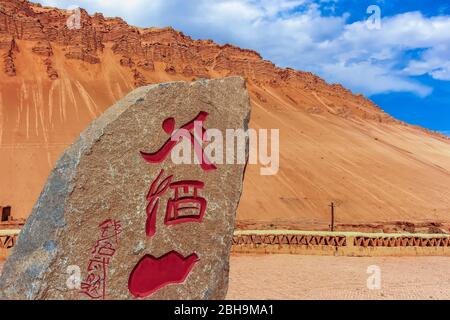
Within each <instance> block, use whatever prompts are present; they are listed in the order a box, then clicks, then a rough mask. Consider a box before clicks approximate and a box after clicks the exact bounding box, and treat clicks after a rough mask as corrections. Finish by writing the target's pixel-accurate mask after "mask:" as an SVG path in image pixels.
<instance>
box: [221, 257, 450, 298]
mask: <svg viewBox="0 0 450 320" xmlns="http://www.w3.org/2000/svg"><path fill="white" fill-rule="evenodd" d="M371 265H376V266H378V267H380V270H381V290H369V289H368V288H367V279H368V278H369V277H370V274H368V273H367V268H368V267H369V266H371ZM449 267H450V257H376V258H352V257H319V256H300V255H267V256H248V255H247V256H232V258H231V270H230V288H229V293H228V297H227V298H228V299H237V300H238V299H258V300H260V299H262V300H264V299H275V300H277V299H295V300H296V299H301V300H305V299H306V300H310V299H401V300H403V299H406V300H409V299H450V274H449V272H448V270H449Z"/></svg>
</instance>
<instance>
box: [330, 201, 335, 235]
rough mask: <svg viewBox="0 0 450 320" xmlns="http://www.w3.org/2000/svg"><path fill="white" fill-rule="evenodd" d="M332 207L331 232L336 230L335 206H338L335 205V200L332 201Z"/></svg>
mask: <svg viewBox="0 0 450 320" xmlns="http://www.w3.org/2000/svg"><path fill="white" fill-rule="evenodd" d="M330 208H331V225H330V229H331V232H334V208H336V206H335V205H334V202H332V203H331V205H330Z"/></svg>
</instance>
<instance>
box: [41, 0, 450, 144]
mask: <svg viewBox="0 0 450 320" xmlns="http://www.w3.org/2000/svg"><path fill="white" fill-rule="evenodd" d="M38 2H40V3H42V4H45V5H52V6H57V7H60V8H69V7H70V6H80V7H83V8H85V9H87V10H88V11H89V12H90V13H94V12H102V13H104V14H105V15H106V16H120V17H123V18H124V19H125V20H126V21H127V22H129V23H130V24H133V25H137V26H141V27H150V26H157V27H163V26H172V27H174V28H175V29H177V30H180V31H183V32H184V33H185V34H187V35H190V36H191V37H193V38H194V39H213V40H214V41H216V42H218V43H221V44H223V43H232V44H234V45H238V46H241V47H244V48H250V49H254V50H256V51H258V52H260V53H261V54H262V56H263V57H264V58H265V59H268V60H271V61H273V62H274V63H276V64H277V65H279V66H281V67H292V68H296V69H299V70H305V71H311V72H314V73H316V74H318V75H320V76H321V77H323V78H324V79H325V80H327V81H328V82H330V83H333V82H339V83H342V84H343V85H344V86H346V87H348V88H350V89H351V90H352V91H353V92H355V93H363V94H365V95H366V96H368V97H370V98H371V99H372V100H374V101H375V102H376V103H377V104H378V105H380V107H381V108H383V109H384V110H385V111H387V112H388V113H390V114H392V115H393V116H395V117H396V118H399V119H401V120H404V121H407V122H409V123H412V124H417V125H421V126H424V127H426V128H429V129H432V130H436V131H441V132H444V133H447V134H449V135H450V3H449V2H448V0H433V1H431V0H429V1H424V0H196V1H186V0H150V1H149V0H127V1H122V0H102V1H100V0H41V1H38ZM373 5H376V6H377V9H376V11H373V10H372V11H370V12H369V13H368V10H367V9H368V8H369V6H373ZM378 9H379V11H378ZM378 12H379V15H378ZM378 17H379V18H380V19H378Z"/></svg>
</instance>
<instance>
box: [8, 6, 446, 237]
mask: <svg viewBox="0 0 450 320" xmlns="http://www.w3.org/2000/svg"><path fill="white" fill-rule="evenodd" d="M69 15H70V13H69V12H67V11H65V10H60V9H55V8H47V7H42V6H40V5H37V4H33V3H31V2H28V1H24V0H0V57H1V58H0V59H1V60H0V64H1V63H3V68H2V69H3V70H0V206H2V205H11V206H12V207H13V213H14V215H15V216H16V217H18V218H19V217H23V218H26V217H27V215H28V214H29V212H30V211H31V207H32V205H33V204H34V202H35V200H36V199H37V197H38V195H39V193H40V191H41V189H42V186H43V184H44V183H45V181H46V178H47V176H48V173H49V171H50V170H51V168H52V166H53V164H54V163H55V161H56V160H57V159H58V157H59V155H60V154H61V152H62V151H63V150H64V149H65V148H66V147H67V146H68V145H69V144H70V143H71V142H73V140H74V139H75V138H76V136H78V134H79V133H80V132H81V131H82V130H83V129H84V128H85V126H86V125H87V124H88V123H90V122H91V121H92V120H93V119H95V118H96V117H98V116H99V115H100V114H101V113H102V112H103V111H104V110H105V109H106V108H107V107H109V106H110V105H112V104H113V103H114V102H115V101H117V100H118V99H120V98H121V97H122V96H124V95H125V94H126V93H128V92H130V91H131V90H133V89H134V88H135V87H137V86H141V85H144V84H150V83H157V82H167V81H175V80H185V81H190V80H193V79H199V78H217V77H224V76H229V75H241V76H244V77H245V78H246V79H247V81H248V89H249V92H250V95H251V99H252V108H253V114H252V123H251V126H252V127H253V128H256V129H258V128H268V129H270V128H280V130H281V131H280V135H281V137H280V139H281V169H280V172H279V174H278V175H276V176H273V177H262V176H260V175H259V167H257V166H250V167H249V169H248V171H247V176H246V181H245V190H244V195H243V199H242V201H241V205H240V208H239V212H238V219H239V223H238V225H239V226H240V227H245V228H250V227H268V228H274V227H287V228H293V227H298V228H303V229H313V228H321V229H324V228H325V229H326V228H327V226H328V224H329V208H328V205H329V203H330V201H335V202H336V203H337V204H338V205H339V207H338V209H337V222H338V224H341V225H346V226H345V228H347V229H349V228H350V229H351V228H352V227H354V226H359V228H363V229H365V228H371V229H374V230H375V229H376V230H382V229H384V230H385V231H391V230H393V229H405V228H406V229H408V230H414V229H416V230H418V229H419V228H420V227H427V228H429V227H431V228H433V229H443V228H444V227H445V228H448V227H449V226H450V191H449V185H450V141H449V140H448V139H446V138H445V137H443V136H440V135H438V134H435V133H431V132H429V131H427V130H425V129H422V128H419V127H414V126H410V125H407V124H405V123H403V122H400V121H398V120H395V119H393V118H392V117H390V116H389V115H387V114H386V113H384V112H383V111H382V110H381V109H380V108H379V107H378V106H376V105H375V104H374V103H373V102H371V101H370V100H368V99H366V98H365V97H363V96H362V95H354V94H352V93H351V92H350V91H349V90H347V89H345V88H344V87H342V86H341V85H337V84H334V85H330V84H327V83H326V82H325V81H324V80H322V79H321V78H319V77H317V76H315V75H313V74H311V73H306V72H301V71H295V70H292V69H281V68H278V67H276V66H275V65H274V64H273V63H271V62H269V61H265V60H263V59H262V58H261V56H260V55H259V54H258V53H256V52H254V51H251V50H244V49H240V48H238V47H235V46H231V45H224V46H220V45H217V44H215V43H214V42H213V41H210V40H192V39H191V38H190V37H188V36H185V35H184V34H183V33H181V32H178V31H175V30H173V29H172V28H164V29H157V28H147V29H143V28H136V27H133V26H129V25H128V24H127V23H126V22H124V21H123V20H122V19H120V18H105V17H104V16H103V15H101V14H95V15H93V16H90V15H88V13H87V12H86V11H84V10H82V17H81V24H82V28H81V29H79V30H69V29H68V28H67V25H66V21H67V18H68V17H69ZM399 107H404V108H407V107H408V106H402V105H401V102H399ZM395 222H402V223H395ZM341 228H343V227H341Z"/></svg>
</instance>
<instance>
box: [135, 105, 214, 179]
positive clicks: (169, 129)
mask: <svg viewBox="0 0 450 320" xmlns="http://www.w3.org/2000/svg"><path fill="white" fill-rule="evenodd" d="M207 117H208V113H207V112H204V111H202V112H200V113H199V114H198V115H197V117H195V118H194V119H193V120H192V121H190V122H188V123H187V124H185V125H184V126H182V127H181V128H180V129H184V130H182V131H189V133H188V134H186V135H185V134H184V133H183V132H181V133H180V137H179V139H178V141H174V140H172V138H169V140H167V141H166V143H165V144H164V145H163V146H162V147H161V149H159V150H158V151H157V152H155V153H145V152H141V154H142V157H143V158H144V159H145V161H147V162H149V163H161V162H163V161H164V160H165V159H167V157H168V156H169V154H170V152H171V151H172V149H173V148H174V147H175V146H176V145H177V144H178V143H179V142H180V141H181V139H183V137H184V138H187V139H190V141H191V143H192V145H193V146H194V151H195V154H196V156H197V158H198V159H199V160H200V167H201V168H202V169H203V170H205V171H209V170H216V169H217V167H216V166H215V165H214V164H212V163H211V162H210V161H209V159H208V158H207V156H206V155H205V153H204V150H203V148H202V145H201V143H200V142H199V141H197V139H196V137H199V138H201V140H202V142H203V141H205V138H206V137H205V135H206V130H205V129H204V128H203V123H204V122H205V120H206V118H207ZM162 128H163V130H164V131H165V132H166V133H167V134H168V135H171V136H172V135H173V134H174V133H175V134H176V132H175V119H174V118H168V119H166V120H164V122H163V124H162ZM193 131H194V133H192V132H193Z"/></svg>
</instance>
